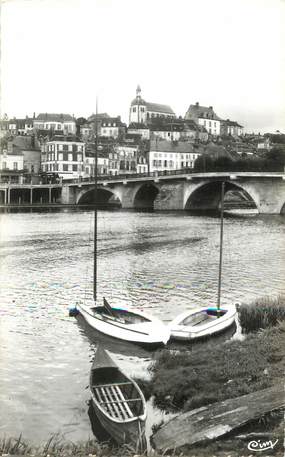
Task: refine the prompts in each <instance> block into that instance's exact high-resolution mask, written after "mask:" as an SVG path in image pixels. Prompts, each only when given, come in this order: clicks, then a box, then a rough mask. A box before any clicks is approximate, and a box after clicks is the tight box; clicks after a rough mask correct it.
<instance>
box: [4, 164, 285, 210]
mask: <svg viewBox="0 0 285 457" xmlns="http://www.w3.org/2000/svg"><path fill="white" fill-rule="evenodd" d="M222 181H224V182H225V183H226V185H225V191H226V197H225V200H226V202H227V201H228V202H230V203H226V206H231V207H245V208H253V207H254V208H256V209H257V210H258V211H259V212H260V213H263V214H280V213H284V211H285V173H281V172H268V173H264V172H263V173H261V172H260V173H258V172H220V173H193V172H191V173H189V172H186V171H185V170H184V171H183V170H179V171H178V170H176V171H175V172H173V173H171V174H170V173H168V174H164V173H153V174H152V175H151V176H150V175H124V176H102V177H101V176H99V178H98V192H97V201H96V204H97V205H98V206H102V205H103V206H108V205H112V204H117V205H119V206H121V207H122V208H125V209H141V208H146V209H154V210H216V209H218V208H219V204H220V196H221V182H222ZM0 203H1V204H2V205H13V204H14V205H17V204H18V205H45V204H49V205H54V204H63V205H86V204H87V205H88V204H90V205H94V203H95V202H94V182H93V181H91V180H90V179H89V180H73V181H68V182H65V181H64V182H63V183H61V184H46V185H40V184H39V185H31V184H11V183H9V184H0Z"/></svg>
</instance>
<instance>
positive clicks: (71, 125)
mask: <svg viewBox="0 0 285 457" xmlns="http://www.w3.org/2000/svg"><path fill="white" fill-rule="evenodd" d="M33 126H34V129H35V130H37V131H40V132H44V131H45V132H48V131H52V132H62V133H63V134H64V135H69V134H71V135H75V134H76V120H75V118H74V117H73V116H71V115H70V114H51V113H40V114H39V115H38V116H37V118H36V119H34V121H33Z"/></svg>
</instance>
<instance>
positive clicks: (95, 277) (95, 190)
mask: <svg viewBox="0 0 285 457" xmlns="http://www.w3.org/2000/svg"><path fill="white" fill-rule="evenodd" d="M95 134H96V137H95V154H94V204H95V210H94V277H93V297H94V302H95V303H96V301H97V181H98V176H97V173H98V170H97V168H98V97H96V117H95Z"/></svg>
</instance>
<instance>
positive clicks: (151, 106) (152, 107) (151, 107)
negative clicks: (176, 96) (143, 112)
mask: <svg viewBox="0 0 285 457" xmlns="http://www.w3.org/2000/svg"><path fill="white" fill-rule="evenodd" d="M146 107H147V110H148V111H154V112H156V113H166V114H174V111H173V109H172V108H171V107H170V106H169V105H161V104H160V103H149V102H147V103H146Z"/></svg>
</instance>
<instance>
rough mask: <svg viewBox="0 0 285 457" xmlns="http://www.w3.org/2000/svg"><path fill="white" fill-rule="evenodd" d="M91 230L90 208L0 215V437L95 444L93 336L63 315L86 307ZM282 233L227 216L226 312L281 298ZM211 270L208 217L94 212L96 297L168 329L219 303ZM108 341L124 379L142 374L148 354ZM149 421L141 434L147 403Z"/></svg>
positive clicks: (259, 220)
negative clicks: (143, 313) (183, 316)
mask: <svg viewBox="0 0 285 457" xmlns="http://www.w3.org/2000/svg"><path fill="white" fill-rule="evenodd" d="M92 225H93V215H92V213H91V212H89V211H62V212H47V213H43V212H42V213H15V214H13V213H10V214H0V275H1V282H0V296H1V302H0V436H4V435H6V436H11V435H13V436H17V435H19V434H20V433H22V434H23V436H24V437H25V438H28V439H30V440H31V441H33V442H39V441H43V440H47V439H48V438H49V436H50V434H51V433H56V432H59V433H60V434H61V435H62V436H63V437H64V438H66V439H71V440H72V441H78V440H81V439H86V438H88V437H89V436H92V431H91V425H90V421H89V417H88V405H87V402H88V400H89V398H90V395H89V390H88V388H87V386H88V377H89V369H90V363H91V360H92V357H93V354H94V349H95V347H96V335H94V334H92V332H91V334H90V332H86V330H85V328H84V326H82V325H81V324H80V323H78V322H77V321H76V320H75V319H72V318H69V317H68V307H69V306H70V305H72V304H75V303H76V301H78V300H85V301H86V302H88V301H90V300H91V299H92V274H93V265H92V236H93V235H92ZM284 232H285V217H284V216H266V217H265V216H259V215H244V216H238V215H236V216H228V217H226V219H225V227H224V264H223V265H224V266H223V283H222V302H223V303H224V304H226V303H233V302H234V303H235V302H250V301H252V300H254V299H256V298H258V297H261V296H264V295H270V296H277V295H278V294H279V293H281V292H284V284H285V281H284V280H285V242H284ZM218 261H219V219H218V218H216V217H209V216H195V215H190V214H185V213H137V212H126V211H113V212H111V211H104V212H100V217H99V265H98V272H99V290H98V294H99V299H100V297H101V296H102V294H103V292H104V295H105V296H106V297H107V298H108V299H109V300H110V302H111V303H116V304H118V303H127V304H128V305H134V306H136V307H139V308H143V309H146V310H148V311H150V312H151V313H153V314H155V315H156V316H158V317H160V318H161V319H163V320H164V321H165V322H167V321H169V320H171V319H172V318H174V316H175V315H177V314H178V313H180V312H182V311H183V310H184V309H187V308H191V307H194V306H196V305H204V304H209V303H210V304H211V303H215V302H216V297H217V279H218ZM94 338H95V341H94ZM104 344H105V346H106V348H107V349H109V350H110V352H111V355H112V356H113V357H114V358H115V360H116V362H117V363H118V364H119V365H120V366H121V367H122V368H123V369H125V370H126V371H127V372H128V373H129V374H130V375H132V376H136V377H144V378H145V377H148V376H149V372H148V370H147V367H148V366H149V364H150V361H151V357H152V354H151V353H149V352H146V351H144V350H142V349H139V348H137V347H135V346H131V347H129V346H127V347H126V346H125V345H122V344H119V343H118V342H116V343H114V342H113V341H111V340H108V339H107V340H106V339H105V340H104ZM155 417H156V419H155ZM149 418H150V419H149V425H148V426H149V427H150V426H151V423H152V422H153V421H155V420H160V413H159V412H156V411H155V410H154V409H153V408H152V405H151V404H149Z"/></svg>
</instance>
